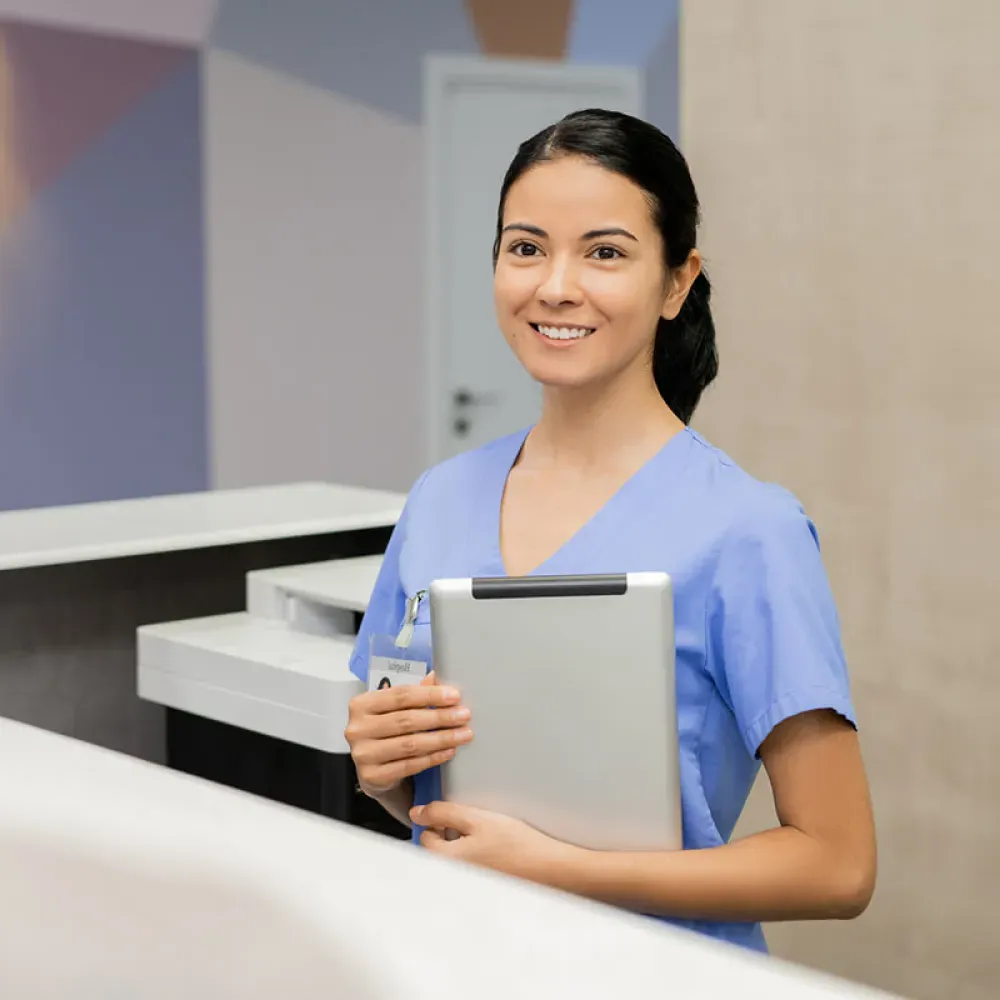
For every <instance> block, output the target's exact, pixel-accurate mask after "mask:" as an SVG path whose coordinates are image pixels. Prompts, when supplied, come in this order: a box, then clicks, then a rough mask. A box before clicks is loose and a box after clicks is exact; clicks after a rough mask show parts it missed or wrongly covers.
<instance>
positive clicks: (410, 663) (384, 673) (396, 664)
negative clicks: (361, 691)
mask: <svg viewBox="0 0 1000 1000" xmlns="http://www.w3.org/2000/svg"><path fill="white" fill-rule="evenodd" d="M426 676H427V664H426V662H424V661H423V660H407V659H403V658H401V657H398V656H377V655H374V654H373V655H372V656H370V657H369V658H368V690H369V691H382V690H383V689H385V688H390V687H400V686H402V685H405V684H419V683H420V682H421V681H422V680H423V679H424V678H425V677H426Z"/></svg>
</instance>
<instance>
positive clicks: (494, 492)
mask: <svg viewBox="0 0 1000 1000" xmlns="http://www.w3.org/2000/svg"><path fill="white" fill-rule="evenodd" d="M532 430H533V427H527V428H526V429H525V430H523V431H518V432H517V433H516V434H512V435H510V437H509V438H508V439H507V448H506V449H504V451H503V452H502V460H501V461H498V462H497V476H496V480H495V481H494V482H492V483H491V484H490V486H491V488H490V491H489V497H490V502H489V504H485V505H484V508H485V509H484V514H485V515H486V517H487V518H488V520H487V530H488V531H489V532H490V534H489V537H490V538H491V546H490V549H491V551H490V553H489V556H488V563H489V575H491V576H504V577H506V576H509V575H510V574H509V573H508V572H507V567H506V566H505V564H504V560H503V549H502V548H501V545H500V535H501V530H500V529H501V516H502V513H503V498H504V494H505V493H506V491H507V483H508V480H509V479H510V474H511V472H512V471H513V469H514V465H515V463H516V462H517V459H518V457H519V456H520V454H521V452H522V450H523V449H524V444H525V442H526V441H527V440H528V435H529V434H530V433H531V431H532ZM692 433H693V432H692V430H691V428H690V427H684V428H682V429H681V430H680V431H678V432H677V433H676V434H675V435H674V436H673V437H671V438H670V440H669V441H667V442H666V443H665V444H664V445H663V447H662V448H660V449H659V450H658V451H657V452H656V453H655V454H653V455H651V456H650V457H649V458H648V459H647V460H646V461H645V462H644V463H643V464H642V465H641V466H639V468H638V469H636V471H635V472H633V473H632V475H631V476H629V477H628V479H626V480H625V482H623V483H622V485H621V486H620V487H619V488H618V489H617V490H616V491H615V492H614V493H613V494H612V495H611V496H610V497H609V498H608V500H607V501H606V502H605V503H604V504H603V505H602V506H601V507H599V508H598V509H597V510H596V511H595V512H594V513H593V515H592V516H591V517H589V518H588V519H587V520H586V521H585V522H584V523H583V524H581V525H580V527H579V528H577V530H576V531H575V532H573V534H572V535H570V537H569V538H567V539H566V541H565V542H563V544H562V545H560V546H559V548H558V549H556V550H555V551H554V552H553V553H552V554H551V555H550V556H548V558H546V559H545V561H544V562H542V563H540V564H539V565H538V566H536V567H535V568H534V569H533V570H531V571H530V572H529V573H528V574H527V575H528V576H537V575H540V574H544V573H546V572H554V570H555V567H554V566H553V563H558V561H559V560H560V559H561V558H562V557H563V555H564V554H565V553H566V552H567V551H568V550H570V549H571V548H572V547H573V546H574V544H575V543H576V542H577V541H578V539H580V538H581V537H582V536H584V535H586V534H588V533H589V532H590V530H592V526H593V525H594V524H596V523H599V522H600V521H603V520H604V518H605V517H606V516H607V514H608V511H609V510H610V509H611V508H613V507H616V506H618V504H619V503H620V502H621V500H622V499H623V498H624V497H626V496H627V495H628V494H629V493H631V492H632V490H633V489H634V488H635V486H636V485H637V483H639V482H640V481H641V480H642V479H644V478H645V476H646V475H647V473H648V472H649V470H650V469H652V468H653V467H654V466H657V465H659V464H660V463H661V462H662V461H664V460H665V459H667V458H668V457H672V456H673V455H674V454H679V453H680V452H681V451H682V450H683V445H684V444H685V443H690V441H691V436H692Z"/></svg>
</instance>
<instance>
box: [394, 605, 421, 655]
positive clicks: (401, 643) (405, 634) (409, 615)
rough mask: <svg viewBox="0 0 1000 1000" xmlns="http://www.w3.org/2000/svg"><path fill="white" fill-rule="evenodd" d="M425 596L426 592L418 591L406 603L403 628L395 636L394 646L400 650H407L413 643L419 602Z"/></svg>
mask: <svg viewBox="0 0 1000 1000" xmlns="http://www.w3.org/2000/svg"><path fill="white" fill-rule="evenodd" d="M426 596H427V591H426V590H418V591H417V592H416V593H415V594H414V595H413V596H412V597H411V598H410V599H409V600H408V601H407V602H406V614H405V615H404V617H403V626H402V628H400V630H399V635H398V636H396V645H397V646H398V647H399V648H400V649H408V648H409V645H410V643H411V642H413V627H414V625H416V622H417V614H418V612H419V611H420V602H421V601H422V600H423V599H424V598H425V597H426Z"/></svg>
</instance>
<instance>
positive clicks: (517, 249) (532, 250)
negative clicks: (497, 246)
mask: <svg viewBox="0 0 1000 1000" xmlns="http://www.w3.org/2000/svg"><path fill="white" fill-rule="evenodd" d="M507 252H508V253H511V254H513V255H514V256H515V257H537V256H539V254H541V252H542V250H541V247H539V246H538V244H537V243H531V242H529V241H528V240H517V242H515V243H512V244H511V245H510V246H509V247H508V248H507Z"/></svg>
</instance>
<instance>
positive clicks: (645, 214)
mask: <svg viewBox="0 0 1000 1000" xmlns="http://www.w3.org/2000/svg"><path fill="white" fill-rule="evenodd" d="M502 224H503V231H502V233H501V237H500V246H499V257H498V260H497V265H496V270H495V273H494V283H493V287H494V298H495V303H496V311H497V318H498V321H499V324H500V328H501V330H502V331H503V334H504V337H505V338H506V340H507V343H508V344H509V345H510V346H511V348H512V350H513V351H514V353H515V354H516V355H517V358H518V360H519V361H520V362H521V364H522V365H524V367H525V368H526V369H527V371H528V373H529V374H530V375H531V376H532V377H533V378H535V379H536V380H537V381H539V382H541V383H542V384H543V385H544V386H546V387H556V386H558V387H580V386H586V385H596V384H598V383H605V382H610V381H614V380H616V379H619V378H622V377H632V376H634V377H636V378H647V379H651V357H652V346H653V338H654V335H655V332H656V325H657V322H658V320H659V319H660V317H661V316H663V317H666V318H668V319H672V318H673V317H675V316H676V315H677V312H678V311H679V310H680V307H681V305H682V304H683V300H684V296H685V295H686V294H687V288H688V287H689V285H690V282H691V281H693V280H694V276H695V274H696V273H697V272H695V274H692V275H691V277H690V281H688V280H686V275H683V274H681V275H677V274H674V275H670V274H668V273H667V270H666V268H665V265H664V248H663V241H662V239H661V237H660V234H659V231H658V230H657V228H656V226H655V224H654V222H653V218H652V213H651V212H650V205H649V201H648V200H647V197H646V194H645V192H643V191H642V189H641V188H639V187H638V186H637V185H635V184H633V183H632V182H631V181H630V180H628V179H627V178H625V177H623V176H621V175H620V174H616V173H613V172H611V171H609V170H605V169H604V168H603V167H600V166H598V165H596V164H594V163H593V162H591V161H588V160H586V159H583V158H581V157H572V156H567V157H562V158H558V159H555V160H550V161H546V162H543V163H540V164H537V165H536V166H534V167H531V168H530V169H529V170H528V171H526V172H525V173H524V174H523V175H522V176H521V177H520V178H519V179H518V180H517V181H516V182H515V183H514V184H513V185H512V186H511V188H510V191H509V192H508V195H507V201H506V204H505V205H504V211H503V222H502ZM692 256H694V255H692ZM682 270H686V269H682Z"/></svg>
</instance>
